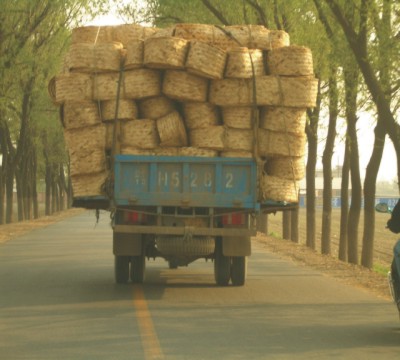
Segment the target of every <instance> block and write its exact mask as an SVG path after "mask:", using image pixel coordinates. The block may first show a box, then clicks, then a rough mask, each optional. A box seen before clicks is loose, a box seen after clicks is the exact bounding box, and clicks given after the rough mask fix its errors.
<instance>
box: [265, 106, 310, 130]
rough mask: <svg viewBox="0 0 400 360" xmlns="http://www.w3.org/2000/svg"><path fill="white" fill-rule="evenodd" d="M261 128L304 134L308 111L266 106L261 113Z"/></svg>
mask: <svg viewBox="0 0 400 360" xmlns="http://www.w3.org/2000/svg"><path fill="white" fill-rule="evenodd" d="M260 127H261V128H263V129H267V130H273V131H281V132H286V131H287V132H289V133H294V134H299V135H301V134H304V131H305V127H306V109H304V108H294V107H293V108H291V107H282V106H265V107H262V108H261V112H260Z"/></svg>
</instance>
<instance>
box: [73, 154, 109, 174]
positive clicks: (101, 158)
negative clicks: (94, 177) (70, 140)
mask: <svg viewBox="0 0 400 360" xmlns="http://www.w3.org/2000/svg"><path fill="white" fill-rule="evenodd" d="M69 159H70V172H71V176H74V175H87V174H94V173H98V172H102V171H105V170H106V155H105V151H104V148H103V149H99V148H93V149H92V150H91V151H90V153H88V152H87V151H81V150H80V149H78V148H70V149H69Z"/></svg>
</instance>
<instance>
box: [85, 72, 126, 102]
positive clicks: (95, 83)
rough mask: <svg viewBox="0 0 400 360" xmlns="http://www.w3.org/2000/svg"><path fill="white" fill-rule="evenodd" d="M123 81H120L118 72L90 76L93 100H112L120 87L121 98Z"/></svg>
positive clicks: (121, 96)
mask: <svg viewBox="0 0 400 360" xmlns="http://www.w3.org/2000/svg"><path fill="white" fill-rule="evenodd" d="M123 85H124V84H123V81H122V80H121V81H120V76H119V73H117V72H113V73H100V74H94V75H93V76H92V88H93V91H92V93H93V95H92V98H93V100H98V101H105V100H114V99H116V98H117V96H118V87H120V98H123V90H124V86H123Z"/></svg>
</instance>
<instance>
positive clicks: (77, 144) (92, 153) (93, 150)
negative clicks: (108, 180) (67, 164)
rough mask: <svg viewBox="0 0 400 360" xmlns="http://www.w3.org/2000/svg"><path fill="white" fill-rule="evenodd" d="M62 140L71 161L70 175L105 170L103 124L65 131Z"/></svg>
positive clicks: (104, 131)
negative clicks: (63, 139)
mask: <svg viewBox="0 0 400 360" xmlns="http://www.w3.org/2000/svg"><path fill="white" fill-rule="evenodd" d="M64 138H65V142H66V144H67V147H68V152H69V155H70V159H71V175H77V174H90V173H97V172H101V171H103V170H105V164H106V159H105V153H104V147H105V139H106V128H105V126H104V125H103V124H99V125H94V126H86V127H85V128H76V129H65V130H64Z"/></svg>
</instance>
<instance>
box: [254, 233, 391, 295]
mask: <svg viewBox="0 0 400 360" xmlns="http://www.w3.org/2000/svg"><path fill="white" fill-rule="evenodd" d="M256 241H258V242H259V243H260V244H262V245H263V246H265V248H266V249H268V250H269V251H271V252H273V253H275V254H277V255H278V256H280V257H282V258H285V259H290V260H292V261H294V262H295V263H297V264H299V265H300V266H309V267H311V268H313V269H316V270H318V271H320V272H321V273H323V274H324V275H327V276H331V277H334V278H336V279H338V280H339V281H341V282H343V283H345V284H348V285H352V286H356V287H359V288H362V289H365V290H367V291H370V292H372V293H374V294H375V295H377V296H379V297H381V298H385V299H387V300H390V299H391V296H390V292H389V286H388V282H387V278H386V276H384V275H382V274H378V273H377V272H375V271H372V270H369V269H366V268H364V267H362V266H359V265H353V264H348V263H345V262H343V261H340V260H338V259H336V258H334V257H332V256H328V255H321V254H319V253H317V252H316V251H314V250H312V249H310V248H308V247H306V246H304V245H301V244H296V243H293V242H291V241H288V240H282V239H278V238H274V237H271V236H266V235H264V234H262V233H258V235H257V237H256Z"/></svg>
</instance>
